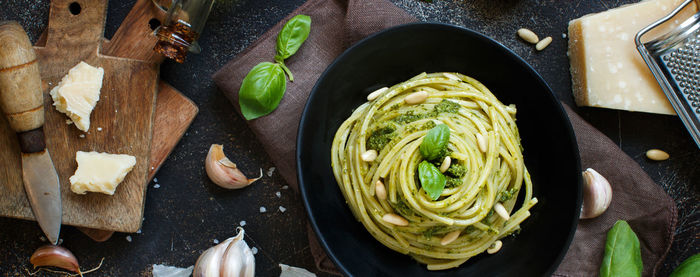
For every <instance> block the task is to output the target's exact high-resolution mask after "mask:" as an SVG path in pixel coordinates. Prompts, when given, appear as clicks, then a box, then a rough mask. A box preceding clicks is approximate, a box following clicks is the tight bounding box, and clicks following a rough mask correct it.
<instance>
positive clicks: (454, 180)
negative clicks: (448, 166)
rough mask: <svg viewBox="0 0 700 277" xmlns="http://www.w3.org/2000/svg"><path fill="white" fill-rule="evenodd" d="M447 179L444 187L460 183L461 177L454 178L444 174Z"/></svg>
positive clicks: (453, 186) (456, 185) (459, 184)
mask: <svg viewBox="0 0 700 277" xmlns="http://www.w3.org/2000/svg"><path fill="white" fill-rule="evenodd" d="M445 178H446V179H447V183H446V184H445V187H446V188H456V187H459V186H461V185H462V179H461V178H454V177H450V176H445Z"/></svg>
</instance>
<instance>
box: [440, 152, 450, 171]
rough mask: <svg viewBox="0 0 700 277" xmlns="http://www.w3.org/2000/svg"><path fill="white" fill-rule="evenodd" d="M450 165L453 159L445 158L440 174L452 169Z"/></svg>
mask: <svg viewBox="0 0 700 277" xmlns="http://www.w3.org/2000/svg"><path fill="white" fill-rule="evenodd" d="M450 164H452V158H450V156H445V159H444V160H442V164H440V172H442V173H445V171H447V169H449V168H450Z"/></svg>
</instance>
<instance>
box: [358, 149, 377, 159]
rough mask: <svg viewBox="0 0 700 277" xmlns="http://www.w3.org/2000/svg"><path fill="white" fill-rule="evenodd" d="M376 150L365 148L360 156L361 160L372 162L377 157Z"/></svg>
mask: <svg viewBox="0 0 700 277" xmlns="http://www.w3.org/2000/svg"><path fill="white" fill-rule="evenodd" d="M377 154H378V153H377V150H374V149H372V150H367V151H365V153H362V155H361V157H362V160H363V161H365V162H372V161H374V160H376V159H377Z"/></svg>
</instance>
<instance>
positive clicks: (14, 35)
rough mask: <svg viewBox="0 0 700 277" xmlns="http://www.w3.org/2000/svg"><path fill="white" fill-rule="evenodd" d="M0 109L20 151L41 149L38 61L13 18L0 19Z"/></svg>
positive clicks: (41, 110)
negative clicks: (15, 136) (14, 135)
mask: <svg viewBox="0 0 700 277" xmlns="http://www.w3.org/2000/svg"><path fill="white" fill-rule="evenodd" d="M0 108H2V111H3V113H4V114H5V116H6V117H7V120H8V121H9V123H10V126H11V127H12V129H13V130H14V131H15V132H17V133H18V134H19V136H20V145H21V146H22V151H23V152H25V153H31V152H37V150H36V148H39V147H40V148H41V149H39V150H38V151H41V150H43V149H44V147H43V146H44V142H43V137H44V135H43V131H42V128H41V127H42V126H43V125H44V95H43V93H42V90H41V77H40V76H39V64H38V63H37V60H36V54H35V53H34V49H33V48H32V44H31V42H29V37H27V33H26V32H25V31H24V29H23V28H22V26H20V25H19V24H18V23H17V22H13V21H4V22H0ZM25 150H27V151H25Z"/></svg>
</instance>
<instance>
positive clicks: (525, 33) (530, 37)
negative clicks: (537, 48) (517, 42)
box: [518, 28, 540, 44]
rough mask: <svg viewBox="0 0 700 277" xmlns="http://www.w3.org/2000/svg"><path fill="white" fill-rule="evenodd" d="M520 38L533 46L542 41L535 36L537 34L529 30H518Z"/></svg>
mask: <svg viewBox="0 0 700 277" xmlns="http://www.w3.org/2000/svg"><path fill="white" fill-rule="evenodd" d="M518 36H520V38H522V39H523V40H525V41H527V42H529V43H532V44H536V43H537V42H538V41H540V39H539V38H538V37H537V34H535V32H533V31H530V30H529V29H525V28H520V30H518Z"/></svg>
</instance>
